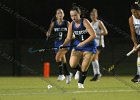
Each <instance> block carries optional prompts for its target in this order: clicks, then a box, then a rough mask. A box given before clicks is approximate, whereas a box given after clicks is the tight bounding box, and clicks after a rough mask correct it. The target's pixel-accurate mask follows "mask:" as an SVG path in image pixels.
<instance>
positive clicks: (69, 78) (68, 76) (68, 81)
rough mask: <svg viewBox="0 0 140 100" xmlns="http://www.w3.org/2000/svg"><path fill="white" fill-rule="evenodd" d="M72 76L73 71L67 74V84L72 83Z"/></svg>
mask: <svg viewBox="0 0 140 100" xmlns="http://www.w3.org/2000/svg"><path fill="white" fill-rule="evenodd" d="M72 76H73V74H72V73H70V75H67V76H66V84H69V83H70V81H71V78H72Z"/></svg>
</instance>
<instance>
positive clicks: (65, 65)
mask: <svg viewBox="0 0 140 100" xmlns="http://www.w3.org/2000/svg"><path fill="white" fill-rule="evenodd" d="M63 70H64V73H65V75H70V73H69V70H68V65H67V63H64V64H63Z"/></svg>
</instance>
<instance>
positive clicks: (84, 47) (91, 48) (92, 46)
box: [73, 40, 97, 54]
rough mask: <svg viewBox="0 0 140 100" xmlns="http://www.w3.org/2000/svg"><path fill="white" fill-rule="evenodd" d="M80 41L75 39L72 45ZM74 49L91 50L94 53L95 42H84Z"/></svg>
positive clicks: (95, 49)
mask: <svg viewBox="0 0 140 100" xmlns="http://www.w3.org/2000/svg"><path fill="white" fill-rule="evenodd" d="M79 43H80V41H78V40H75V41H74V43H73V44H74V45H78V44H79ZM74 50H76V51H81V52H92V53H93V54H96V51H97V47H96V42H95V41H92V42H90V43H87V44H85V45H84V46H83V47H75V48H74Z"/></svg>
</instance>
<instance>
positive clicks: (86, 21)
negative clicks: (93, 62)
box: [78, 19, 96, 47]
mask: <svg viewBox="0 0 140 100" xmlns="http://www.w3.org/2000/svg"><path fill="white" fill-rule="evenodd" d="M83 24H84V26H85V28H86V30H87V31H88V33H89V34H90V36H89V38H87V39H86V40H84V41H83V42H81V43H79V44H78V46H79V47H81V46H83V45H85V44H87V43H89V42H91V41H93V39H94V38H95V37H96V33H95V30H94V29H93V28H92V26H91V24H90V22H89V21H88V20H87V19H84V20H83Z"/></svg>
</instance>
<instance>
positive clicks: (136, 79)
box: [131, 75, 140, 83]
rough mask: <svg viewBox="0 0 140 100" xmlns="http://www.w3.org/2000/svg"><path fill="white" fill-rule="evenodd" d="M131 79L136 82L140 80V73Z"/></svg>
mask: <svg viewBox="0 0 140 100" xmlns="http://www.w3.org/2000/svg"><path fill="white" fill-rule="evenodd" d="M131 81H132V82H134V83H138V82H140V75H136V76H135V77H134V78H133V79H132V80H131Z"/></svg>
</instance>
